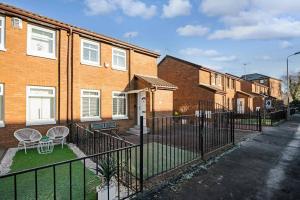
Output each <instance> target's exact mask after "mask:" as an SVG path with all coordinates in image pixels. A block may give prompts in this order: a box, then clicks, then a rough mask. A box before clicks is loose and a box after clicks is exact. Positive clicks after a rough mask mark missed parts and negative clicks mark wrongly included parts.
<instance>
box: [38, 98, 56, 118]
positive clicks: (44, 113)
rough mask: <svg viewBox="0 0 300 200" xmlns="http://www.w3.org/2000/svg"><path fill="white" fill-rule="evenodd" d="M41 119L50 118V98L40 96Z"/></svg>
mask: <svg viewBox="0 0 300 200" xmlns="http://www.w3.org/2000/svg"><path fill="white" fill-rule="evenodd" d="M41 100H42V105H41V114H40V115H41V119H51V107H53V106H51V98H42V99H41Z"/></svg>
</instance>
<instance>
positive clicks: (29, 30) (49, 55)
mask: <svg viewBox="0 0 300 200" xmlns="http://www.w3.org/2000/svg"><path fill="white" fill-rule="evenodd" d="M32 28H35V29H38V30H41V31H45V32H48V33H52V34H53V46H52V48H53V53H44V52H39V51H34V50H32V49H31V45H30V44H31V35H32ZM27 55H31V56H38V57H43V58H50V59H56V31H55V30H51V29H47V28H42V27H40V26H35V25H31V24H28V25H27Z"/></svg>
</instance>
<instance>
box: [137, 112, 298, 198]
mask: <svg viewBox="0 0 300 200" xmlns="http://www.w3.org/2000/svg"><path fill="white" fill-rule="evenodd" d="M186 177H188V178H186ZM143 199H186V200H193V199H197V200H198V199H209V200H214V199H226V200H227V199H238V200H243V199H245V200H248V199H258V200H263V199H264V200H266V199H278V200H279V199H280V200H281V199H284V200H286V199H287V200H288V199H300V115H299V114H296V115H294V117H293V119H292V120H291V121H288V122H285V123H283V124H281V125H280V126H277V127H266V128H264V129H263V133H262V134H259V135H256V136H254V137H252V138H250V139H248V140H246V141H244V142H241V143H240V144H239V147H238V148H236V149H235V150H233V151H231V152H230V153H228V154H225V155H224V156H222V157H221V158H220V159H219V160H218V161H217V162H216V163H215V164H212V165H211V166H210V167H208V168H205V167H202V168H201V169H200V170H199V171H198V172H197V173H194V174H192V175H190V176H189V175H185V178H184V179H182V180H181V181H178V182H176V183H170V184H169V185H167V186H166V187H163V188H161V189H160V190H158V191H155V193H150V194H148V195H147V196H146V197H144V198H143Z"/></svg>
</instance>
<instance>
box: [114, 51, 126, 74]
mask: <svg viewBox="0 0 300 200" xmlns="http://www.w3.org/2000/svg"><path fill="white" fill-rule="evenodd" d="M114 51H119V52H123V53H125V56H124V59H125V61H124V63H125V66H124V67H123V66H118V65H114ZM111 63H112V67H111V68H112V69H115V70H120V71H127V52H126V50H124V49H120V48H115V47H113V48H112V51H111Z"/></svg>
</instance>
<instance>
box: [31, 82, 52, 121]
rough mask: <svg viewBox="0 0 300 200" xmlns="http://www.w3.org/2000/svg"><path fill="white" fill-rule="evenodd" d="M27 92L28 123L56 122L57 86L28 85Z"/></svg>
mask: <svg viewBox="0 0 300 200" xmlns="http://www.w3.org/2000/svg"><path fill="white" fill-rule="evenodd" d="M26 93H27V109H26V111H27V114H26V115H27V116H26V124H27V125H39V124H55V123H56V121H55V88H54V87H39V86H27V91H26Z"/></svg>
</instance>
